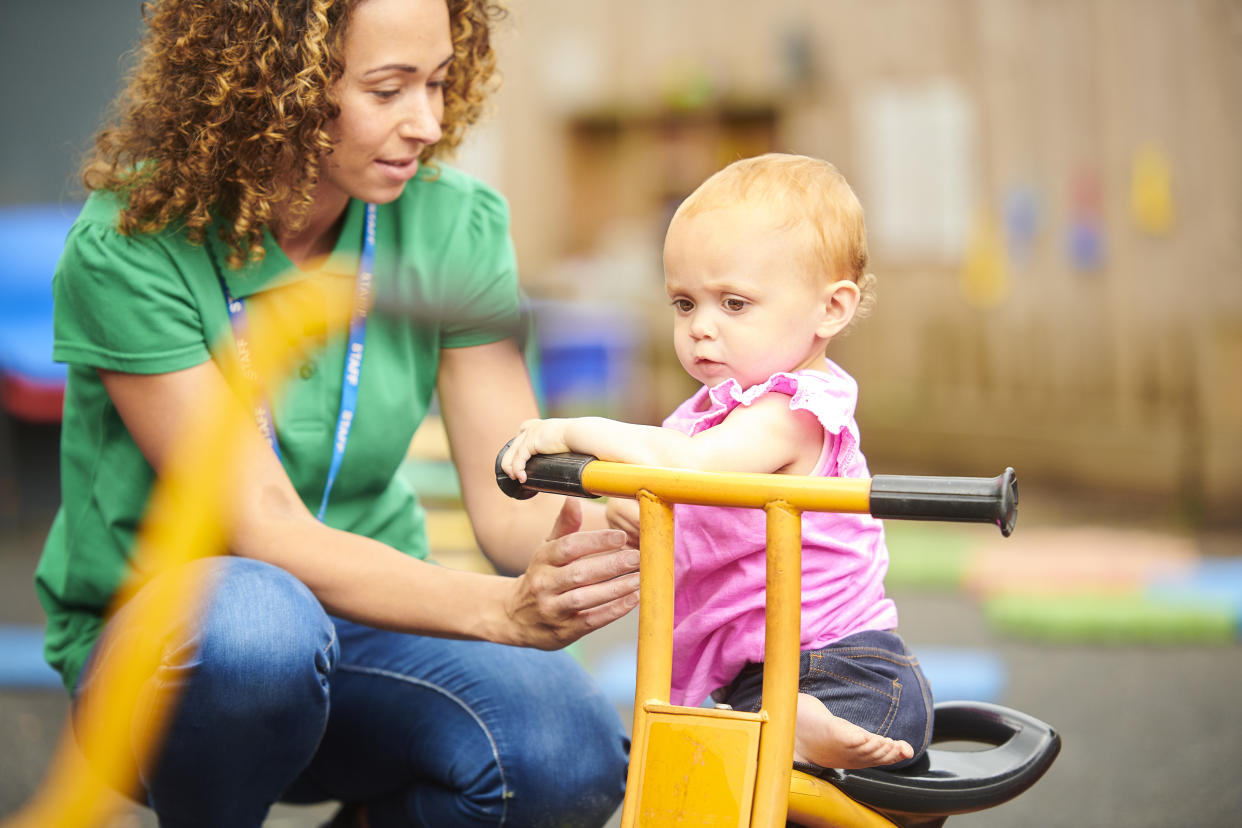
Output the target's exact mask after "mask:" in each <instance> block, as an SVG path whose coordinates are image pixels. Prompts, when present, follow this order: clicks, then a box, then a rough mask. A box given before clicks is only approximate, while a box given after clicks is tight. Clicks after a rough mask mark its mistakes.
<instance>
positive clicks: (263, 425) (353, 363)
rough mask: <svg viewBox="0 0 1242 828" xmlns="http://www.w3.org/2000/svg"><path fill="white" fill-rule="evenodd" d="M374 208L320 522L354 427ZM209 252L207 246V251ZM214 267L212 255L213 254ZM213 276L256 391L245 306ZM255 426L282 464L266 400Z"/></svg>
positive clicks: (370, 212) (371, 271) (372, 262)
mask: <svg viewBox="0 0 1242 828" xmlns="http://www.w3.org/2000/svg"><path fill="white" fill-rule="evenodd" d="M375 212H376V211H375V205H374V204H368V205H367V209H366V223H365V229H364V230H363V235H362V255H361V256H360V257H359V259H358V276H357V278H356V279H355V280H354V307H353V311H352V313H351V315H350V318H349V340H348V343H347V346H346V349H345V369H344V375H343V376H342V378H341V406H340V410H339V412H338V413H337V416H336V428H335V429H334V431H333V437H332V459H331V461H330V462H329V464H328V478H327V480H326V481H325V482H324V486H323V498H322V499H321V500H320V502H319V512H318V514H317V515H316V517H318V518H319V520H320V521H322V520H323V517H324V514H325V513H326V512H327V510H328V496H329V495H330V494H331V492H332V486H333V485H334V484H335V483H336V475H337V473H338V472H339V471H340V469H341V461H342V460H344V459H345V445H346V444H347V443H348V442H349V429H350V426H352V425H353V421H354V414H355V413H356V412H357V410H358V383H359V381H360V379H361V377H362V354H363V351H364V349H365V347H366V332H367V311H368V308H369V306H370V301H371V282H372V279H373V274H374V270H375ZM208 250H210V246H209V247H208ZM212 262H213V263H215V254H214V253H213V254H212ZM216 275H217V276H218V277H219V279H220V287H221V289H222V290H223V291H224V299H225V303H226V304H227V306H228V309H229V323H230V324H231V326H232V328H233V339H234V340H235V341H236V343H237V358H238V362H239V363H240V364H241V370H242V375H243V376H244V377H245V378H246V380H247V381H248V382H250V383H251V384H252V385H253V386H254V387H256V388H257V387H258V376H257V375H256V374H255V371H254V365H253V364H252V363H251V360H250V344H249V321H248V319H247V317H246V306H245V305H244V304H243V303H242V301H241V300H239V299H236V298H234V297H233V293H232V291H230V290H229V286H228V284H227V283H226V282H225V280H224V273H223V271H221V270H220V268H219V265H217V266H216ZM254 417H255V422H256V423H257V424H258V426H259V431H260V432H262V433H263V436H264V438H265V439H266V440H267V443H268V445H269V446H271V447H272V451H274V452H276V457H277V459H279V460H281V462H282V463H283V462H284V460H283V458H282V457H281V454H280V443H279V441H278V440H277V439H276V420H275V419H274V418H273V417H272V408H271V406H270V405H269V404H268V402H267V400H266V399H263V398H260V399H259V400H258V401H256V402H255V406H254Z"/></svg>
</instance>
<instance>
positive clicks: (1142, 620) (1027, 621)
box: [983, 593, 1238, 645]
mask: <svg viewBox="0 0 1242 828" xmlns="http://www.w3.org/2000/svg"><path fill="white" fill-rule="evenodd" d="M983 612H984V615H985V617H986V618H987V619H988V621H989V622H990V623H991V624H993V625H994V626H995V627H996V629H997V630H998V631H999V632H1002V633H1005V634H1009V635H1013V636H1016V637H1019V638H1026V639H1033V640H1039V641H1048V642H1054V643H1084V644H1086V643H1092V644H1156V645H1176V644H1233V643H1234V642H1236V641H1237V640H1238V624H1237V613H1236V612H1235V611H1234V609H1233V608H1232V607H1231V606H1228V605H1225V604H1222V603H1220V602H1212V601H1209V602H1194V603H1191V602H1188V601H1185V600H1165V599H1158V598H1152V597H1150V596H1145V595H1139V594H1135V595H1101V594H1091V593H1079V594H1068V595H1003V596H997V597H995V598H991V599H989V600H987V601H985V602H984V604H983Z"/></svg>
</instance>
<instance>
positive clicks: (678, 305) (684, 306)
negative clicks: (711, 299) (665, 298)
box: [673, 299, 694, 313]
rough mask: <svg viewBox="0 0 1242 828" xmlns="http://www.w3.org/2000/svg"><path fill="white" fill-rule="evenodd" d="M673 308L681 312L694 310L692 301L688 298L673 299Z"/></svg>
mask: <svg viewBox="0 0 1242 828" xmlns="http://www.w3.org/2000/svg"><path fill="white" fill-rule="evenodd" d="M673 308H674V309H675V310H677V311H679V312H681V313H689V312H690V311H692V310H694V303H693V302H691V301H690V300H689V299H674V300H673Z"/></svg>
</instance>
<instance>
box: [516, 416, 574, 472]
mask: <svg viewBox="0 0 1242 828" xmlns="http://www.w3.org/2000/svg"><path fill="white" fill-rule="evenodd" d="M566 422H567V421H566V420H564V419H559V418H553V419H548V420H526V421H525V422H523V423H522V425H521V427H519V428H518V433H517V436H516V437H514V438H513V441H512V443H510V444H509V450H508V451H506V452H505V456H504V457H502V458H501V459H500V468H502V469H503V470H504V472H505V474H507V475H509V476H510V477H512V478H513V479H514V480H516V481H518V482H519V483H525V482H526V461H527V460H529V459H530V458H531V456H532V455H535V454H562V453H564V452H567V451H569V445H568V444H567V443H566V442H565V425H566Z"/></svg>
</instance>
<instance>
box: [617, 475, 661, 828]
mask: <svg viewBox="0 0 1242 828" xmlns="http://www.w3.org/2000/svg"><path fill="white" fill-rule="evenodd" d="M637 497H638V519H639V524H638V525H639V542H638V554H639V563H638V571H639V579H640V582H639V595H640V596H641V599H642V600H640V601H639V603H638V652H639V653H640V654H641V656H642V657H641V658H639V659H638V668H637V672H636V673H635V677H634V727H633V733H632V734H631V738H630V767H629V772H628V774H627V776H626V782H625V787H626V790H627V791H630V792H637V791H638V790H639V789H640V787H641V785H642V774H643V772H644V770H645V766H644V762H643V761H642V758H643V757H645V756H646V752H647V745H646V737H647V728H646V719H647V709H646V708H647V702H649V701H654V702H663V703H666V704H667V703H668V698H669V689H670V687H671V685H672V681H673V637H672V630H673V506H672V504H671V503H666V502H664V501H663V500H661V499H660V498H658V497H656V496H655V495H653V494H652V493H651V492H649V491H647V490H645V489H643V490H640V491H639V492H638V494H637ZM637 820H638V797H637V796H634V795H632V794H631V795H627V796H626V797H625V807H624V809H623V810H622V813H621V826H622V828H634V827H635V826H636V825H638V821H637Z"/></svg>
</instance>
